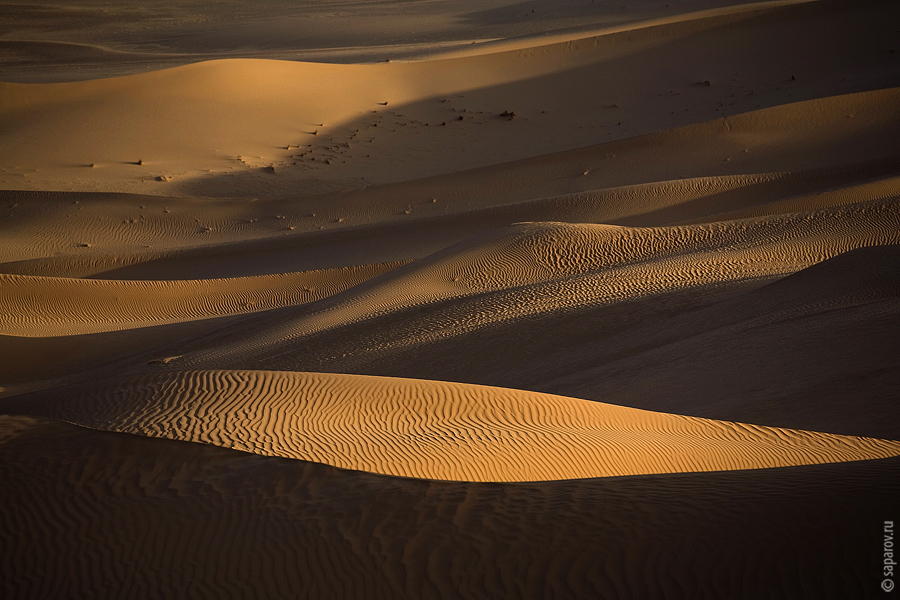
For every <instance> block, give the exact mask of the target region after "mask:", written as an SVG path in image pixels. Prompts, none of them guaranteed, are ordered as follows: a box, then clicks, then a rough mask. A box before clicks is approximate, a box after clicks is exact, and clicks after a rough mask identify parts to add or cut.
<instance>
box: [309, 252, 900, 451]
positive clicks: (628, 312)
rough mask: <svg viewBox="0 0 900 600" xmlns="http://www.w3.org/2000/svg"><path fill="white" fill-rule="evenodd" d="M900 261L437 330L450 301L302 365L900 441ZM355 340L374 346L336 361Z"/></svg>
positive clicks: (336, 342)
mask: <svg viewBox="0 0 900 600" xmlns="http://www.w3.org/2000/svg"><path fill="white" fill-rule="evenodd" d="M898 265H900V255H898V248H897V246H871V247H864V248H859V249H856V250H852V251H849V252H846V253H843V254H839V255H838V256H836V257H834V258H830V259H828V260H825V261H823V262H821V263H816V264H814V265H812V266H810V267H807V268H805V269H802V270H800V271H798V272H796V273H795V274H793V275H790V276H788V277H785V278H783V279H779V280H777V281H775V282H774V283H770V284H768V285H764V286H763V287H759V286H758V284H751V285H750V286H749V287H747V286H746V284H742V285H741V286H738V287H732V288H725V289H724V290H718V291H712V292H710V291H706V290H702V289H700V290H697V289H688V290H682V291H675V292H671V291H663V292H662V293H657V294H649V295H646V296H644V297H640V298H629V299H626V300H622V301H619V302H615V303H611V304H600V305H598V306H596V307H585V308H580V309H577V310H571V311H564V312H561V313H537V314H532V315H530V316H524V317H522V318H519V319H510V320H502V319H496V320H494V321H493V322H490V323H486V324H484V325H483V326H481V327H473V328H471V329H470V330H468V331H467V332H465V334H463V335H452V334H449V333H444V335H438V333H437V332H438V331H440V328H434V329H432V328H431V325H430V324H431V323H440V322H443V321H445V320H447V321H449V320H451V319H453V318H455V317H454V315H459V314H460V313H461V312H462V311H465V308H462V307H460V306H457V305H454V304H449V305H448V306H446V307H433V308H431V309H430V310H429V311H428V312H427V313H426V312H418V313H408V314H401V315H394V316H392V317H382V318H380V319H375V320H373V321H372V322H371V323H359V324H357V325H355V326H352V327H346V328H340V329H338V330H336V331H334V332H333V333H330V334H321V335H318V336H314V337H312V338H311V339H310V340H309V341H308V342H307V343H305V344H303V346H304V347H308V348H310V350H309V352H308V353H307V354H306V355H303V356H301V355H300V354H299V353H297V354H295V355H294V356H295V357H296V359H295V362H294V365H295V368H299V369H304V370H334V371H338V372H355V373H378V374H382V375H391V376H396V377H419V378H426V379H442V380H452V381H467V382H470V383H480V384H485V385H498V386H505V387H517V388H523V389H531V390H540V391H543V392H548V393H555V394H564V395H569V396H575V397H580V398H590V399H593V400H600V401H607V402H614V403H616V404H623V405H627V406H633V407H638V408H646V409H649V410H661V411H665V412H674V413H680V414H693V415H695V416H703V417H710V418H716V419H724V420H729V421H741V422H751V423H757V424H766V425H778V426H781V427H791V428H798V429H811V430H815V431H829V432H833V433H844V434H852V435H864V436H872V437H883V438H890V439H900V429H898V426H897V421H896V419H894V418H893V417H892V415H893V414H894V411H895V410H896V403H895V394H894V392H893V390H894V389H895V388H896V385H897V384H898V383H900V371H898V362H897V356H898V353H900V345H898V344H900V342H898V340H900V330H898V322H900V321H898V314H900V302H898V298H900V278H898V271H897V269H898ZM723 296H724V297H725V299H722V297H723ZM387 323H390V324H391V325H390V327H389V328H385V324H387ZM425 331H429V332H432V331H433V332H434V333H431V334H430V335H422V332H425ZM415 332H418V333H415ZM413 336H416V337H417V342H416V343H411V342H406V341H405V340H406V339H408V338H410V337H413ZM348 337H352V338H353V339H355V340H357V343H358V344H360V345H361V346H363V347H367V348H371V349H372V350H370V351H369V352H366V353H365V354H362V355H353V354H352V353H349V354H348V356H346V357H342V356H340V355H337V356H335V349H336V348H346V346H347V343H346V341H345V340H346V338H348ZM449 357H452V359H450V358H449ZM851 398H852V400H850V399H851Z"/></svg>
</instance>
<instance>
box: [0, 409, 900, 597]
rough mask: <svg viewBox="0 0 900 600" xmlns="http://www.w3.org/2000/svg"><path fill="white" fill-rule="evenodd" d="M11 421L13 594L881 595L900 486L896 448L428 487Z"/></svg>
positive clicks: (5, 555)
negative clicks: (759, 464)
mask: <svg viewBox="0 0 900 600" xmlns="http://www.w3.org/2000/svg"><path fill="white" fill-rule="evenodd" d="M0 418H2V422H3V431H4V437H3V440H2V441H0V456H2V461H0V474H2V481H3V482H4V486H5V489H4V492H5V493H4V502H5V503H6V504H7V508H6V510H5V514H6V515H7V516H6V517H5V518H4V523H3V529H2V531H3V535H4V539H5V540H6V541H7V542H8V543H5V544H3V545H2V546H0V556H2V560H3V564H4V566H5V567H4V572H5V573H12V572H14V573H19V574H21V575H20V576H19V577H14V578H13V577H4V578H3V579H2V580H0V586H2V589H3V592H4V595H5V596H6V597H47V596H52V597H90V596H98V595H101V596H105V597H131V598H158V597H161V596H172V595H175V596H177V595H184V594H188V595H190V596H191V597H202V598H206V597H210V598H222V597H244V598H246V597H261V596H264V597H266V598H296V597H307V598H348V597H362V598H425V597H435V598H437V597H458V598H485V597H492V598H510V597H566V598H585V599H589V598H668V597H672V596H675V597H682V596H683V597H694V598H698V597H703V598H722V597H747V598H760V597H765V598H805V597H809V598H834V599H841V600H843V599H846V598H875V597H878V596H877V595H876V594H875V593H872V592H871V589H870V585H869V584H870V579H871V564H872V563H873V562H878V561H880V558H881V556H880V548H879V547H878V544H877V537H878V535H879V532H880V529H881V527H882V522H881V518H880V517H878V516H877V515H881V514H885V513H888V514H889V513H890V512H891V511H892V510H893V509H894V507H895V506H896V504H895V502H894V500H895V499H896V497H897V494H898V493H900V488H898V485H900V477H898V468H900V459H897V458H894V459H888V460H878V461H865V462H861V463H859V462H854V463H835V464H828V465H812V466H804V467H789V468H781V469H761V470H753V471H726V472H716V473H682V474H669V475H647V476H639V477H605V478H598V479H581V480H575V481H560V482H546V483H521V484H489V483H468V482H435V481H426V480H420V479H401V478H394V477H384V476H378V475H371V474H368V473H361V472H353V471H342V470H340V469H336V468H334V467H328V466H324V465H319V464H315V463H308V462H302V461H296V460H289V459H281V458H272V457H260V456H256V455H253V454H247V453H244V452H235V451H233V450H228V449H224V448H218V447H215V446H210V445H206V444H191V443H185V442H176V441H171V440H160V439H148V438H145V437H140V436H132V435H127V434H116V433H108V432H99V431H92V430H88V429H83V428H80V427H75V426H73V425H69V424H65V423H59V422H57V421H49V420H45V419H36V418H32V417H10V416H5V417H0ZM823 524H827V525H828V526H827V527H826V526H823ZM872 530H875V533H874V534H873V533H872ZM873 538H876V543H875V544H874V545H875V546H876V548H874V549H873V548H872V545H873V541H872V540H873ZM48 539H52V540H53V542H52V543H51V544H48V543H47V540H48ZM876 583H877V582H876Z"/></svg>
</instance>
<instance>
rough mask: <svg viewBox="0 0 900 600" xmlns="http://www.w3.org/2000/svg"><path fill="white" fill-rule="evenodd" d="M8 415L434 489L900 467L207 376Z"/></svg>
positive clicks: (493, 404) (307, 379)
mask: <svg viewBox="0 0 900 600" xmlns="http://www.w3.org/2000/svg"><path fill="white" fill-rule="evenodd" d="M6 409H7V411H10V412H12V413H16V412H20V413H24V414H29V415H39V416H46V417H51V418H54V419H58V420H63V421H68V422H72V423H77V424H81V425H85V426H87V427H92V428H96V429H103V430H107V431H120V432H126V433H136V434H139V435H146V436H150V437H163V438H168V439H176V440H185V441H194V442H204V443H209V444H213V445H217V446H222V447H225V448H233V449H236V450H244V451H247V452H253V453H257V454H263V455H266V456H282V457H287V458H297V459H301V460H307V461H312V462H319V463H323V464H327V465H331V466H336V467H340V468H344V469H354V470H360V471H368V472H371V473H380V474H384V475H396V476H401V477H419V478H426V479H441V480H462V481H545V480H559V479H583V478H589V477H608V476H621V475H643V474H652V473H679V472H693V471H721V470H735V469H753V468H766V467H784V466H793V465H803V464H819V463H825V462H842V461H851V460H865V459H872V458H887V457H891V456H897V455H900V442H889V441H880V440H872V439H867V438H848V437H842V436H835V435H826V434H817V433H809V432H801V431H791V430H786V429H771V428H766V427H754V426H748V425H742V424H738V423H725V422H716V421H708V420H705V419H696V418H691V417H682V416H678V415H666V414H662V413H650V412H644V411H640V410H636V409H631V408H624V407H620V406H613V405H609V404H602V403H598V402H587V401H583V400H576V399H573V398H565V397H561V396H550V395H546V394H535V393H533V392H525V391H515V390H504V389H499V388H484V387H480V386H471V385H464V384H454V383H442V382H436V381H421V380H408V379H389V378H379V377H366V376H353V375H327V374H303V373H286V372H271V371H199V372H186V373H164V374H160V375H155V376H153V375H151V376H145V377H140V378H135V379H123V380H117V381H113V382H109V383H107V384H105V385H101V386H91V387H89V388H87V389H77V390H71V391H67V390H52V391H50V392H47V393H44V394H38V395H37V396H36V397H27V396H26V397H21V398H18V399H14V400H10V401H9V402H7V403H6Z"/></svg>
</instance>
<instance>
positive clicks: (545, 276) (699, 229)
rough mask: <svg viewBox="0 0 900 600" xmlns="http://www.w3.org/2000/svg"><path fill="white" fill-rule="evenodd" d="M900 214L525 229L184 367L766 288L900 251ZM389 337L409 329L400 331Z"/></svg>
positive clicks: (870, 210) (892, 209) (410, 340)
mask: <svg viewBox="0 0 900 600" xmlns="http://www.w3.org/2000/svg"><path fill="white" fill-rule="evenodd" d="M898 206H900V205H898V204H897V203H896V202H895V201H882V202H877V201H876V202H870V203H860V204H854V205H851V206H843V207H840V208H832V209H825V210H820V211H813V212H804V213H794V214H790V215H779V216H776V217H768V218H760V219H748V220H742V221H733V222H716V223H713V224H704V225H693V226H681V227H665V228H626V227H613V226H609V225H584V224H582V225H574V224H561V223H555V224H554V223H533V224H521V225H515V226H511V227H510V228H508V229H506V230H501V231H500V232H497V233H492V234H491V235H485V236H482V237H480V238H476V239H474V240H472V241H469V242H463V243H461V244H459V245H458V246H453V247H451V248H448V249H446V250H444V251H441V252H439V253H436V254H435V255H432V256H431V257H428V258H426V259H423V260H421V261H416V262H414V263H411V264H409V265H406V266H404V267H402V268H400V269H396V270H394V271H391V272H390V273H387V274H386V275H384V276H382V277H378V278H373V279H372V280H370V281H368V282H366V283H365V284H364V285H360V286H357V287H355V288H352V289H350V290H348V291H347V292H344V293H343V294H338V295H335V296H333V297H331V298H330V299H328V300H327V301H326V302H324V303H320V304H317V305H314V306H312V307H310V309H309V310H305V309H300V310H299V311H297V316H295V317H293V318H286V317H285V315H284V314H281V313H279V314H278V315H277V316H276V317H275V318H272V319H269V318H267V317H266V315H265V314H261V315H260V316H259V318H258V319H255V320H253V321H250V322H248V323H247V324H246V326H245V327H243V328H242V330H241V331H240V332H239V333H231V334H230V335H231V336H232V337H233V338H234V340H235V341H233V342H231V343H229V340H228V339H227V338H226V339H222V338H221V337H217V338H214V339H212V340H210V342H209V345H210V346H212V348H211V349H210V350H207V351H204V352H195V353H193V354H190V355H187V356H183V357H182V358H180V359H178V361H177V364H179V365H183V366H188V367H192V368H193V367H197V366H203V367H206V368H222V367H227V368H234V367H236V366H241V365H243V366H254V365H259V364H267V365H270V366H271V365H278V366H279V368H282V369H286V370H293V369H294V367H292V366H291V365H292V362H293V361H295V360H296V358H297V357H298V356H301V357H302V356H303V355H304V354H306V353H307V352H308V351H307V349H306V348H305V346H304V345H303V344H302V340H303V338H304V337H308V336H312V335H315V334H320V333H323V332H325V331H329V330H334V329H336V328H339V327H346V326H348V325H354V324H358V323H360V322H362V321H366V320H373V319H377V318H380V317H384V316H385V315H390V314H396V315H397V317H398V320H399V321H400V322H401V323H402V322H403V321H406V322H407V323H408V322H409V321H410V320H413V319H414V323H413V324H412V327H413V329H412V330H410V329H407V330H406V331H404V332H403V334H399V335H396V337H395V339H394V340H391V342H388V343H389V344H391V345H392V346H394V347H397V345H399V346H401V347H402V346H406V347H407V348H409V347H410V346H413V347H414V346H415V345H416V344H418V343H421V341H423V340H426V339H427V340H434V339H436V338H448V337H452V336H458V335H464V334H467V333H470V332H472V331H473V330H475V329H478V328H483V327H487V326H489V325H492V324H495V323H500V322H503V321H508V320H514V319H522V318H525V317H528V316H531V315H536V314H539V315H545V316H546V315H551V314H553V313H559V312H562V311H566V310H573V309H577V308H585V307H589V306H597V305H603V304H612V303H614V302H617V301H625V300H634V299H638V298H643V297H647V296H651V295H657V296H658V295H663V294H667V293H673V292H677V291H686V290H690V289H702V288H715V287H734V286H735V285H736V284H740V283H745V284H754V283H756V282H764V281H766V280H771V279H774V278H777V277H779V276H784V275H786V274H788V273H791V272H793V271H795V270H798V269H800V268H803V267H805V266H808V265H810V264H813V263H815V262H818V261H821V260H823V259H826V258H829V257H831V256H834V255H836V254H839V253H841V252H843V251H846V250H849V249H852V248H854V247H860V246H868V245H878V244H884V243H897V242H898V241H900V237H898V235H900V234H898V232H900V213H898V212H897V211H898ZM463 299H466V300H465V302H463ZM445 306H446V307H447V309H445V310H441V309H442V308H444V307H445ZM413 311H415V312H413ZM381 325H382V326H384V325H386V323H385V322H383V321H382V323H381ZM406 327H409V326H408V325H407V326H406ZM388 331H389V332H394V333H395V334H398V333H399V331H400V329H399V328H398V327H397V326H396V325H392V326H389V327H388ZM389 335H391V334H390V333H389ZM351 339H352V337H351ZM386 341H387V340H383V342H382V343H384V342H386ZM351 343H352V342H351ZM393 349H394V348H392V347H391V346H388V347H386V348H384V347H382V348H378V347H376V348H372V347H365V352H364V353H363V352H360V350H363V348H360V349H358V350H357V354H358V355H361V356H362V355H365V356H367V357H371V355H372V353H373V352H378V351H382V352H385V351H386V352H390V351H392V350H393Z"/></svg>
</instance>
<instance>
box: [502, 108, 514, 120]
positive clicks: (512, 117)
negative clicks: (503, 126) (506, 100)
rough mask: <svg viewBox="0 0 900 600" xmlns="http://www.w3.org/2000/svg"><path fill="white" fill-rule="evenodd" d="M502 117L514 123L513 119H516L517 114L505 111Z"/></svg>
mask: <svg viewBox="0 0 900 600" xmlns="http://www.w3.org/2000/svg"><path fill="white" fill-rule="evenodd" d="M500 116H501V117H505V118H507V119H509V120H510V121H512V120H513V119H515V118H516V113H514V112H513V111H511V110H504V111H503V112H502V113H500Z"/></svg>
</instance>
